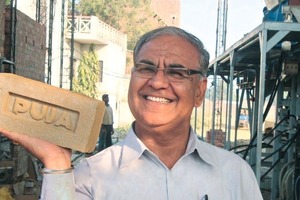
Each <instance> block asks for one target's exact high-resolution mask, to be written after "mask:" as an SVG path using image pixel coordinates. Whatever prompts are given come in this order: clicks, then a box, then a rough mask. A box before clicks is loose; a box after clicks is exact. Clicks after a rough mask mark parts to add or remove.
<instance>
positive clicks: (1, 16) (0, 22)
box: [0, 1, 5, 57]
mask: <svg viewBox="0 0 300 200" xmlns="http://www.w3.org/2000/svg"><path fill="white" fill-rule="evenodd" d="M4 24H5V1H0V57H3V56H4V48H3V47H4V36H5V35H4Z"/></svg>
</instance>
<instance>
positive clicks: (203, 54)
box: [133, 26, 209, 74]
mask: <svg viewBox="0 0 300 200" xmlns="http://www.w3.org/2000/svg"><path fill="white" fill-rule="evenodd" d="M162 35H173V36H179V37H182V38H184V39H186V40H187V41H189V42H190V43H191V44H192V45H193V46H194V47H196V48H197V50H198V54H199V58H200V60H199V64H200V66H201V67H202V70H203V73H204V74H206V72H207V69H208V65H209V53H208V51H207V50H206V49H205V48H204V45H203V43H202V42H201V40H200V39H199V38H197V37H196V36H194V35H193V34H191V33H188V32H186V31H185V30H183V29H181V28H178V27H174V26H165V27H161V28H157V29H154V30H152V31H150V32H147V33H145V34H144V35H143V36H142V37H141V38H140V39H139V40H138V42H137V43H136V45H135V47H134V51H133V58H134V61H135V60H136V57H137V55H138V53H139V52H140V50H141V48H142V47H143V45H144V44H145V43H147V42H149V41H150V40H153V39H155V38H157V37H159V36H162Z"/></svg>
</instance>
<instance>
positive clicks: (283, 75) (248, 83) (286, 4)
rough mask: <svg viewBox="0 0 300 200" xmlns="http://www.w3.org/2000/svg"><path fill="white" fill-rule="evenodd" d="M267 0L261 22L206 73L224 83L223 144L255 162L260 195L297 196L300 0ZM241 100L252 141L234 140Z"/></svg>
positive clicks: (299, 184) (299, 170) (299, 185)
mask: <svg viewBox="0 0 300 200" xmlns="http://www.w3.org/2000/svg"><path fill="white" fill-rule="evenodd" d="M265 2H266V8H265V9H264V18H263V19H262V23H261V24H260V25H259V26H258V27H257V28H255V29H254V30H252V31H251V32H249V33H247V34H246V35H245V36H244V37H243V38H242V39H241V40H239V41H237V42H236V43H235V44H233V45H232V46H231V47H229V48H228V49H227V50H225V52H223V53H222V54H221V55H219V56H217V57H216V58H215V59H214V60H213V61H212V62H211V63H210V66H209V75H210V76H214V77H215V78H214V80H216V79H217V78H216V77H221V79H222V80H223V82H224V83H225V84H227V91H228V92H227V94H228V95H227V97H223V98H224V99H227V102H229V103H228V104H227V108H226V116H227V117H226V128H225V134H226V141H225V143H226V144H225V147H226V148H227V149H228V150H231V151H234V152H235V153H237V154H240V155H241V156H242V157H243V158H244V159H245V160H247V161H248V162H249V164H250V165H251V166H252V167H253V170H254V172H255V174H256V177H257V180H258V183H259V185H260V187H261V190H262V193H263V196H264V199H272V200H273V199H286V200H289V199H291V200H292V199H300V71H299V63H300V1H299V0H289V1H288V0H284V1H267V0H266V1H265ZM233 86H238V89H237V90H236V91H234V90H233V88H234V87H233ZM214 88H215V90H216V89H217V88H218V87H217V86H215V87H214ZM215 93H217V92H216V91H215ZM234 93H235V95H236V96H235V97H236V98H234ZM233 102H234V103H235V105H237V109H236V110H237V112H236V113H232V107H233V106H234V105H233ZM245 104H246V105H247V108H246V109H247V112H248V116H249V119H248V121H249V129H250V142H249V144H247V145H240V146H239V145H236V144H237V143H236V142H235V143H234V146H232V143H231V142H230V141H231V139H230V135H231V124H235V133H234V134H235V135H237V134H238V126H239V119H240V116H241V113H242V109H243V107H245ZM271 111H273V112H274V114H269V113H271ZM214 112H215V111H214ZM233 114H234V115H235V117H236V119H235V121H233V122H232V121H231V120H232V118H231V116H232V115H233ZM268 114H269V115H272V116H273V118H274V122H273V123H271V124H270V123H268V124H267V123H266V118H267V116H268ZM235 139H236V137H235Z"/></svg>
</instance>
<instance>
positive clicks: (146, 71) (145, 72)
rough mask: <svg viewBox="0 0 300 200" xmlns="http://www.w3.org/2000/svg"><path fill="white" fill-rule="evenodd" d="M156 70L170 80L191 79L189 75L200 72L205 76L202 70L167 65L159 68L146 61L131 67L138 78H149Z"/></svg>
mask: <svg viewBox="0 0 300 200" xmlns="http://www.w3.org/2000/svg"><path fill="white" fill-rule="evenodd" d="M158 71H163V72H164V75H165V77H166V78H167V79H168V80H169V81H172V82H183V81H184V80H186V79H190V80H192V77H190V76H191V75H194V74H200V75H201V76H202V77H205V76H204V74H203V72H202V71H198V70H194V69H187V68H184V67H169V68H164V69H159V68H157V67H156V66H154V65H151V64H146V63H135V64H134V67H133V68H132V72H134V73H135V74H136V76H138V77H140V78H147V79H150V78H152V77H154V76H155V75H156V73H157V72H158Z"/></svg>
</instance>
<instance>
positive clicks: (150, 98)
mask: <svg viewBox="0 0 300 200" xmlns="http://www.w3.org/2000/svg"><path fill="white" fill-rule="evenodd" d="M145 99H147V100H149V101H154V102H158V103H170V102H171V100H170V99H166V98H162V97H153V96H145Z"/></svg>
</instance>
